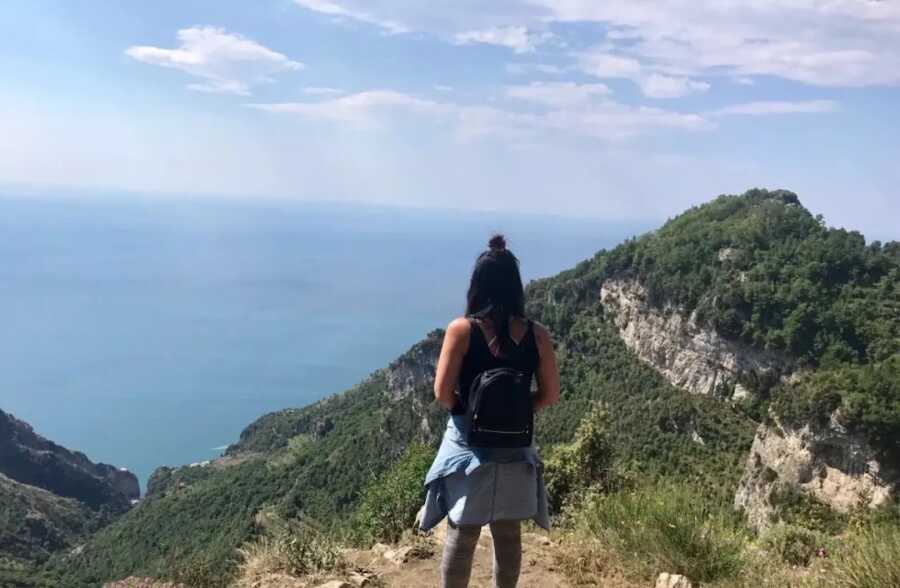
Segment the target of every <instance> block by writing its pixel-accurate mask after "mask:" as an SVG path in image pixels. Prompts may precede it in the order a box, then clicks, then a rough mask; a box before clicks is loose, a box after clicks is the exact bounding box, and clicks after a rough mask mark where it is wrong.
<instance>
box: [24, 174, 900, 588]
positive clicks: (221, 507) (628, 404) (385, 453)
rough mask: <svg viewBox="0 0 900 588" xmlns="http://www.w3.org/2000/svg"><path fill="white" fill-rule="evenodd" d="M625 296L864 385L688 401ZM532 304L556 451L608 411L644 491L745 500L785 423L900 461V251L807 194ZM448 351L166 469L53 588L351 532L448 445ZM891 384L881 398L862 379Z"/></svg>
mask: <svg viewBox="0 0 900 588" xmlns="http://www.w3.org/2000/svg"><path fill="white" fill-rule="evenodd" d="M723 251H729V253H727V254H724V255H723V254H722V252H723ZM614 278H615V279H629V280H634V281H637V282H638V283H640V284H642V285H643V286H644V287H645V288H646V289H647V291H648V292H649V295H650V302H651V304H652V305H654V306H655V307H658V308H660V309H665V310H666V312H673V309H680V311H682V312H685V313H689V314H692V315H693V316H695V317H696V318H697V320H698V321H699V322H700V323H701V324H703V325H705V326H707V327H708V328H709V329H711V330H714V331H715V332H717V333H719V334H720V335H722V336H723V337H726V338H728V339H729V340H733V341H740V342H742V343H743V344H746V345H747V346H748V347H752V348H758V349H767V350H770V351H772V352H775V353H780V354H784V355H785V356H786V357H788V358H790V360H791V361H792V362H793V363H795V364H796V365H797V366H800V367H801V369H802V371H803V373H810V374H832V375H833V376H834V378H838V377H840V376H842V375H843V377H845V379H846V378H849V379H850V380H851V381H853V382H857V383H858V384H857V385H856V386H837V387H834V386H832V385H831V384H829V383H828V382H825V383H820V384H816V383H815V382H813V383H812V384H811V383H809V380H806V379H801V380H799V383H792V382H783V383H779V384H777V385H775V386H773V387H772V388H771V389H769V388H766V389H759V390H755V391H754V395H753V396H752V397H751V398H750V399H749V400H748V401H747V402H743V403H730V402H723V401H721V400H719V399H717V398H715V397H712V396H703V395H696V394H690V393H688V392H686V391H684V390H681V389H679V388H676V387H675V386H673V385H672V384H670V383H669V382H668V381H667V380H666V379H665V377H664V376H663V375H661V373H660V372H659V371H658V370H657V369H654V366H653V365H652V364H651V363H648V362H647V361H643V360H641V359H639V358H638V356H637V355H636V354H635V353H634V351H632V350H631V349H629V347H628V346H627V345H626V344H625V342H623V339H622V337H621V336H620V333H619V332H618V330H617V328H616V326H615V324H614V323H613V321H612V320H611V319H610V316H609V309H605V308H604V306H603V304H602V303H601V300H600V292H601V288H602V286H603V284H604V282H605V281H607V280H610V279H614ZM527 298H528V306H527V313H528V315H529V316H531V317H533V318H535V319H536V320H538V321H540V322H542V323H543V324H545V325H547V326H548V327H549V328H550V330H551V331H552V332H553V333H554V335H555V338H556V343H557V348H558V354H559V360H560V372H561V382H562V390H563V394H562V401H561V402H560V403H559V404H558V405H557V406H555V407H553V408H551V409H549V410H547V411H546V412H544V413H542V414H541V415H540V416H539V422H538V431H539V437H538V441H539V443H540V445H541V446H542V447H544V448H549V447H551V446H553V445H555V444H558V443H564V442H567V441H569V440H571V438H572V435H573V433H574V431H575V429H576V428H577V426H578V423H579V422H580V421H581V419H582V418H583V417H584V416H585V415H586V414H588V413H590V412H591V407H592V406H593V405H595V404H596V403H597V402H602V403H605V405H606V406H607V408H608V411H609V413H610V421H611V423H612V427H611V430H610V440H611V444H612V447H613V452H614V458H615V462H616V463H617V464H618V467H619V468H620V469H622V470H623V471H625V472H627V473H628V475H629V476H633V477H639V478H643V479H657V478H665V477H669V476H677V477H679V478H681V479H685V480H693V481H694V482H695V483H696V484H698V485H700V486H701V487H703V488H705V489H707V491H708V492H709V493H711V494H712V493H714V494H721V495H728V494H730V495H733V494H734V491H735V488H736V486H737V483H738V480H739V478H740V477H741V473H742V469H743V465H744V461H745V459H746V456H747V454H748V451H749V448H750V445H751V442H752V441H753V437H754V431H755V430H756V428H757V426H758V425H759V423H760V422H762V421H764V420H765V419H767V418H768V415H769V414H770V412H769V411H770V408H771V409H773V410H775V411H776V412H777V413H778V414H782V415H792V416H793V418H796V419H799V420H802V419H804V418H812V416H815V415H818V416H821V415H824V414H831V413H833V412H834V411H835V410H836V409H838V408H842V411H841V414H842V415H843V418H844V419H845V420H846V422H847V424H848V426H850V427H852V428H855V429H858V430H861V431H864V432H866V433H867V434H868V435H869V438H870V439H871V440H872V442H873V443H874V444H876V445H877V446H879V447H881V448H882V449H883V450H884V451H885V452H888V453H889V454H890V452H891V451H892V447H894V446H896V444H897V441H898V439H900V392H898V390H897V383H896V382H897V380H898V379H900V378H894V377H893V376H894V375H897V372H896V370H897V364H898V362H897V360H896V357H897V354H898V350H900V335H898V334H900V324H898V323H900V320H898V312H897V309H898V308H900V306H898V301H900V244H897V243H889V244H885V245H883V244H880V243H872V244H866V243H865V239H864V238H863V237H862V236H861V235H859V234H858V233H855V232H848V231H844V230H841V229H828V228H826V227H825V226H824V223H823V222H822V221H821V219H819V218H815V217H813V216H812V215H811V214H810V213H809V212H808V211H807V210H806V209H804V208H803V207H802V206H801V205H800V203H799V200H798V199H797V197H796V195H793V194H792V193H789V192H785V191H775V192H767V191H765V190H752V191H750V192H748V193H746V194H744V195H741V196H721V197H719V198H717V199H716V200H714V201H712V202H710V203H708V204H705V205H702V206H699V207H695V208H693V209H691V210H689V211H687V212H686V213H684V214H682V215H680V216H678V217H676V218H675V219H672V220H671V221H669V222H668V223H666V224H665V225H664V226H663V227H662V228H660V229H659V230H657V231H654V232H652V233H649V234H647V235H644V236H642V237H639V238H636V239H633V240H629V241H627V242H626V243H623V244H622V245H620V246H618V247H616V248H614V249H612V250H610V251H601V252H599V253H597V254H596V255H595V256H594V257H593V258H591V259H589V260H586V261H584V262H582V263H580V264H578V265H577V266H576V267H575V268H573V269H571V270H567V271H564V272H561V273H560V274H558V275H557V276H554V277H550V278H544V279H540V280H536V281H534V282H532V283H531V284H529V285H528V288H527ZM441 338H442V332H441V331H434V332H432V333H429V335H428V336H427V337H426V338H425V339H424V340H423V341H421V342H419V343H417V344H416V345H414V346H413V347H412V348H411V349H410V350H409V351H407V352H406V353H404V354H403V355H401V356H400V357H399V358H398V359H397V360H395V361H394V362H392V363H391V364H390V365H389V366H388V367H386V368H384V369H381V370H378V371H376V372H375V373H373V374H372V375H371V376H369V377H368V378H367V379H366V380H364V381H363V382H361V383H360V384H358V385H356V386H354V387H353V388H351V389H350V390H348V391H346V392H344V393H341V394H338V395H334V396H331V397H328V398H326V399H324V400H322V401H320V402H317V403H315V404H313V405H310V406H307V407H304V408H300V409H288V410H283V411H279V412H275V413H271V414H268V415H264V416H263V417H261V418H259V419H257V420H256V421H255V422H253V423H252V424H250V425H249V426H248V427H247V428H246V429H245V430H244V431H243V432H242V433H241V436H240V439H239V440H238V441H237V442H236V443H235V444H234V445H232V446H230V447H229V448H228V450H227V451H226V452H225V455H224V456H223V457H222V458H220V459H218V460H215V461H214V462H212V463H210V464H209V465H207V466H198V467H190V466H185V467H180V468H160V469H159V470H157V471H156V472H155V473H154V475H153V477H152V479H151V482H150V484H149V487H148V493H147V496H146V498H145V499H144V500H143V501H142V502H141V503H140V504H139V505H138V506H137V507H136V508H134V509H133V510H131V511H130V512H128V513H127V514H126V515H125V516H123V517H122V518H121V519H119V520H118V521H116V522H114V523H113V524H112V525H110V526H108V527H106V528H104V529H102V530H101V531H99V532H98V533H97V534H95V535H94V536H93V537H92V538H91V539H90V540H89V541H88V542H87V543H86V544H85V545H84V547H83V549H80V550H79V552H78V553H77V554H75V555H63V556H58V557H57V558H55V559H54V560H53V561H52V562H51V563H50V565H48V566H46V567H45V568H43V569H42V570H41V571H40V573H38V574H36V578H38V579H36V580H35V584H36V585H41V584H42V583H44V584H48V585H59V584H60V583H62V584H64V585H67V586H69V585H71V586H80V585H97V584H99V583H101V582H103V581H106V580H113V579H117V578H122V577H126V576H129V575H134V574H140V575H148V576H157V577H180V575H181V574H184V573H187V572H188V571H190V572H191V573H195V574H196V573H203V572H204V571H206V572H208V574H209V577H212V578H218V579H219V580H216V581H223V579H224V578H225V577H227V576H228V574H229V573H230V572H231V571H232V570H233V569H234V566H235V563H236V556H235V553H236V549H237V548H238V547H239V546H240V545H241V544H243V543H245V542H246V541H248V540H250V539H252V538H253V537H254V536H256V535H257V534H259V532H260V529H259V527H258V526H257V525H256V523H255V522H254V521H255V517H256V515H257V514H258V513H259V512H261V511H266V512H274V513H277V514H278V515H281V516H283V517H285V518H289V519H290V518H300V517H302V518H305V519H308V520H314V521H317V522H318V524H319V525H320V526H323V527H325V528H333V529H335V530H337V531H340V530H341V528H342V527H343V526H344V525H346V522H347V521H348V519H349V518H350V516H351V515H352V514H353V513H354V510H355V508H356V507H357V505H358V504H359V500H360V496H361V495H362V493H363V491H364V489H365V488H366V487H367V486H368V485H369V484H370V483H371V481H372V480H373V479H374V477H375V476H377V475H378V474H380V473H382V472H384V471H385V470H387V469H388V468H389V467H390V466H391V464H392V463H394V462H395V461H396V460H397V459H398V458H399V456H400V455H401V454H402V453H403V451H404V449H405V448H406V447H407V446H408V445H409V444H410V443H413V442H419V443H423V444H425V445H430V446H435V445H436V444H437V442H438V440H439V438H440V435H441V434H442V432H443V423H444V420H445V418H446V417H445V413H444V412H443V411H442V410H440V409H439V408H438V407H437V405H436V404H435V403H434V402H433V397H432V390H431V384H432V382H431V378H432V377H433V373H434V366H435V362H436V359H437V354H438V351H439V347H440V342H441ZM873 370H878V371H879V374H880V375H879V377H878V378H876V379H875V380H874V381H877V382H878V384H877V385H874V387H873V386H870V385H869V382H871V381H873V380H872V379H871V378H870V379H865V378H860V377H857V376H858V375H859V374H863V373H866V374H868V373H869V372H871V371H873ZM810 377H812V376H810ZM823 377H826V376H823ZM854 378H855V379H854ZM891 378H893V380H892V379H891ZM826 380H827V377H826ZM829 381H830V380H829ZM823 390H824V391H823ZM811 415H812V416H811ZM818 416H816V418H818ZM198 570H199V572H198ZM54 583H56V584H54Z"/></svg>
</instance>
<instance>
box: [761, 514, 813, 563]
mask: <svg viewBox="0 0 900 588" xmlns="http://www.w3.org/2000/svg"><path fill="white" fill-rule="evenodd" d="M762 540H763V545H764V546H765V548H766V550H767V551H768V552H769V553H773V554H775V555H777V556H778V558H779V559H781V561H783V562H784V563H786V564H789V565H794V566H807V565H809V562H810V561H812V558H813V556H814V555H815V554H816V550H817V549H819V548H820V547H822V546H823V545H824V542H825V540H824V539H823V537H822V536H821V535H820V534H818V533H816V532H815V531H810V530H809V529H806V528H804V527H798V526H797V525H788V524H784V523H780V524H778V525H775V526H774V527H772V528H771V529H769V530H768V531H767V532H766V534H765V536H764V537H763V538H762Z"/></svg>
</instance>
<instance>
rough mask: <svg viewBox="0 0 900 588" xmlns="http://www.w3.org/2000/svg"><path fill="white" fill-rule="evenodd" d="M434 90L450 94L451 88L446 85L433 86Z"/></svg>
mask: <svg viewBox="0 0 900 588" xmlns="http://www.w3.org/2000/svg"><path fill="white" fill-rule="evenodd" d="M434 89H435V90H437V91H438V92H452V91H453V86H448V85H446V84H435V85H434Z"/></svg>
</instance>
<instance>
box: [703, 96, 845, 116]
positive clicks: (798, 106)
mask: <svg viewBox="0 0 900 588" xmlns="http://www.w3.org/2000/svg"><path fill="white" fill-rule="evenodd" d="M837 108H838V105H837V102H834V101H833V100H805V101H798V102H788V101H777V100H770V101H760V102H747V103H744V104H734V105H731V106H726V107H725V108H720V109H718V110H715V111H713V112H712V113H711V114H713V115H715V116H727V115H732V114H743V115H749V116H765V115H769V114H820V113H827V112H834V111H835V110H837Z"/></svg>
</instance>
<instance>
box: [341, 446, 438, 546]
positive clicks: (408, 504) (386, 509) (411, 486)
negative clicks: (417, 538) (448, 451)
mask: <svg viewBox="0 0 900 588" xmlns="http://www.w3.org/2000/svg"><path fill="white" fill-rule="evenodd" d="M433 459H434V451H433V450H432V449H430V448H428V447H426V446H424V445H421V444H419V443H413V444H411V445H410V446H409V447H407V449H406V451H405V452H404V453H403V455H402V456H401V457H400V460H399V461H398V462H397V463H396V464H394V466H393V467H391V468H390V469H388V470H387V471H385V472H384V473H383V474H381V475H380V476H378V477H377V478H375V480H373V481H372V483H370V484H369V486H368V487H367V488H366V489H365V490H364V491H363V495H362V500H361V501H360V505H359V509H358V510H357V511H356V513H355V515H354V517H353V518H354V520H353V523H354V524H353V528H354V534H355V535H356V536H357V538H358V539H359V540H360V541H362V542H370V543H371V542H374V541H384V542H386V543H396V542H397V541H399V540H400V537H401V536H402V535H403V532H404V531H406V530H409V529H412V527H413V524H414V523H415V519H416V513H417V512H418V510H419V508H420V507H421V506H422V504H423V502H424V497H425V487H424V485H423V482H424V481H425V474H426V473H427V472H428V468H429V467H430V465H431V462H432V460H433Z"/></svg>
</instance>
